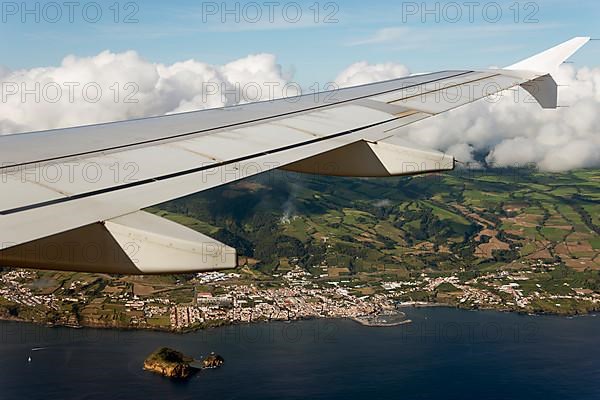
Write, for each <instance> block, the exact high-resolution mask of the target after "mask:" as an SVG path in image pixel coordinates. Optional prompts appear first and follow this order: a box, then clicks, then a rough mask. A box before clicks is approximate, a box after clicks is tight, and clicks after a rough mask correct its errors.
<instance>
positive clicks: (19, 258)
mask: <svg viewBox="0 0 600 400" xmlns="http://www.w3.org/2000/svg"><path fill="white" fill-rule="evenodd" d="M0 266H3V267H20V268H36V269H45V270H59V271H76V272H91V273H111V274H126V275H142V274H143V275H148V274H165V273H189V272H199V271H218V270H224V269H232V268H235V267H236V266H237V254H236V251H235V250H234V249H232V248H231V247H228V246H226V245H224V244H223V243H220V242H218V241H217V240H215V239H212V238H210V237H208V236H205V235H202V234H200V233H198V232H196V231H193V230H191V229H189V228H186V227H184V226H181V225H178V224H176V223H174V222H171V221H168V220H166V219H163V218H160V217H158V216H155V215H152V214H148V213H146V212H143V211H139V212H136V213H133V214H129V215H126V216H123V217H119V218H115V219H112V220H109V221H106V222H105V223H99V222H98V223H94V224H90V225H86V226H84V227H80V228H77V229H73V230H70V231H66V232H63V233H59V234H56V235H52V236H48V237H45V238H42V239H39V240H36V241H33V242H29V243H26V244H22V245H19V246H14V247H9V248H5V249H3V250H2V251H0Z"/></svg>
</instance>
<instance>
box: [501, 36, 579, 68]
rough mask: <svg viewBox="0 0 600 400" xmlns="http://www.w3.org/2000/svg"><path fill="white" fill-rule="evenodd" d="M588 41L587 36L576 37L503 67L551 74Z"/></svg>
mask: <svg viewBox="0 0 600 400" xmlns="http://www.w3.org/2000/svg"><path fill="white" fill-rule="evenodd" d="M589 41H590V38H589V37H576V38H573V39H571V40H569V41H566V42H564V43H562V44H559V45H558V46H555V47H552V48H551V49H548V50H546V51H544V52H541V53H539V54H536V55H535V56H533V57H530V58H527V59H525V60H523V61H519V62H518V63H516V64H513V65H511V66H509V67H506V68H505V69H510V70H520V71H533V72H538V73H540V75H545V74H551V73H553V72H555V71H556V69H558V67H559V66H560V65H561V64H562V63H563V62H565V61H566V60H568V59H569V57H571V56H572V55H573V54H575V53H576V52H577V50H579V49H580V48H581V47H583V46H584V45H585V44H586V43H587V42H589Z"/></svg>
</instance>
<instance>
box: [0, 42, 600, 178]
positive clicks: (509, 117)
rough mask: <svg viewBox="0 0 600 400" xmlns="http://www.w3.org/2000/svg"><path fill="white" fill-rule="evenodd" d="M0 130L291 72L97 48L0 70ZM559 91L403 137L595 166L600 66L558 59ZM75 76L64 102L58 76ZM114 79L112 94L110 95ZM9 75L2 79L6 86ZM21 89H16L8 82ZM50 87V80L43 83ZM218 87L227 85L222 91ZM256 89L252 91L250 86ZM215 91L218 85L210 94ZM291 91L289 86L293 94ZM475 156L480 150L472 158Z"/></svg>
mask: <svg viewBox="0 0 600 400" xmlns="http://www.w3.org/2000/svg"><path fill="white" fill-rule="evenodd" d="M408 74H409V70H408V68H407V67H405V66H404V65H401V64H393V63H389V64H376V65H371V64H368V63H367V62H360V63H356V64H353V65H351V66H349V67H348V68H347V69H345V70H344V71H342V72H341V73H340V74H339V75H338V77H337V78H336V83H337V84H338V85H340V86H343V87H346V86H352V85H358V84H364V83H369V82H373V81H380V80H387V79H393V78H397V77H401V76H406V75H408ZM0 76H1V77H2V88H1V89H2V90H1V93H0V97H2V98H1V99H0V100H1V101H0V133H16V132H24V131H31V130H41V129H51V128H57V127H65V126H75V125H82V124H89V123H98V122H106V121H114V120H123V119H128V118H133V117H143V116H150V115H161V114H167V113H174V112H181V111H190V110H196V109H203V108H211V107H219V106H223V105H235V104H238V103H244V102H249V101H254V100H265V99H269V98H273V97H280V96H281V95H282V94H283V93H282V92H281V91H277V90H276V91H275V92H273V89H272V88H273V85H275V86H277V87H279V88H281V87H283V86H285V85H286V84H287V83H289V80H290V77H289V76H286V74H285V73H283V72H282V68H281V66H280V65H279V64H278V63H277V59H276V57H275V56H273V55H271V54H258V55H251V56H248V57H245V58H242V59H239V60H236V61H233V62H231V63H228V64H226V65H210V64H207V63H203V62H200V61H196V60H188V61H184V62H179V63H175V64H171V65H163V64H154V63H151V62H148V61H146V60H144V59H142V58H141V57H140V56H139V55H138V54H137V53H135V52H124V53H111V52H108V51H107V52H103V53H100V54H98V55H96V56H94V57H75V56H69V57H67V58H65V59H64V61H63V62H62V64H61V65H60V66H57V67H44V68H33V69H28V70H17V71H10V70H7V69H4V68H3V69H0ZM557 78H558V81H559V83H562V84H565V85H568V87H564V88H561V100H560V102H561V103H562V104H564V105H569V106H570V107H569V108H561V109H559V110H541V109H540V108H539V106H538V105H537V104H533V103H532V104H527V103H524V102H523V96H524V92H522V91H521V92H520V93H519V101H515V99H514V98H513V93H514V92H507V93H509V94H508V95H506V96H504V97H503V98H502V99H501V100H500V101H498V102H494V103H492V102H489V101H479V102H476V103H474V104H472V105H469V106H466V107H462V108H459V109H457V110H455V111H452V112H449V113H446V114H443V115H440V116H438V117H435V118H431V119H428V120H426V121H423V122H420V123H417V124H414V125H411V126H409V127H407V128H406V129H405V130H404V131H402V133H401V135H402V140H404V141H409V142H412V143H415V144H418V145H420V146H421V147H428V148H437V149H440V150H443V151H447V152H448V153H450V154H454V155H455V156H457V158H458V159H459V160H461V161H465V162H475V158H476V156H475V155H478V156H481V155H482V154H483V155H485V160H486V161H487V162H488V163H490V164H493V165H497V166H514V165H525V164H529V163H536V164H537V165H538V166H539V167H540V168H542V169H544V170H548V171H563V170H569V169H573V168H582V167H600V135H599V134H598V130H599V128H598V127H599V126H600V113H599V112H598V110H599V109H600V68H596V69H592V68H581V69H578V70H576V69H574V68H573V67H572V66H569V65H565V66H563V67H562V68H561V69H560V71H559V73H558V77H557ZM69 82H77V83H79V84H80V86H79V87H77V88H76V89H75V90H74V96H75V99H74V101H73V102H71V101H70V98H69V93H68V91H67V90H66V89H65V86H64V85H65V84H66V83H69ZM129 82H132V83H134V84H135V85H136V87H137V88H138V91H137V92H136V93H135V94H134V95H133V97H132V98H133V99H134V100H136V101H137V102H126V101H125V96H126V95H128V94H131V90H127V88H126V87H125V86H126V84H127V83H129ZM36 83H40V85H41V86H42V87H43V86H44V85H46V86H48V85H50V84H52V83H54V84H58V85H60V86H62V87H63V89H64V90H63V93H62V97H61V98H60V101H57V102H55V103H53V102H50V101H47V100H48V99H46V98H45V95H44V94H42V97H43V98H42V99H41V101H35V98H34V97H35V96H34V95H32V94H29V95H27V96H26V99H25V101H22V98H21V95H22V94H23V93H22V87H21V86H22V85H25V88H26V89H28V90H31V89H32V88H34V87H35V84H36ZM89 83H97V84H98V86H99V87H101V88H102V90H103V93H102V96H101V97H100V99H99V100H98V102H96V103H94V102H91V101H86V100H85V99H83V95H82V86H83V85H85V84H89ZM115 83H116V84H117V85H118V88H119V93H118V95H119V99H118V100H119V101H115V98H114V96H115V91H114V90H111V88H113V89H114V88H115V86H114V85H115ZM7 84H8V85H9V86H7ZM14 84H16V85H17V87H18V88H19V90H18V93H17V94H16V95H9V93H10V91H9V92H7V90H8V89H14V87H13V86H10V85H14ZM48 87H50V88H52V86H48ZM223 90H225V91H226V93H224V95H223V93H222V91H223ZM257 90H258V92H257ZM217 92H218V93H217ZM292 94H293V93H292ZM479 159H480V158H479Z"/></svg>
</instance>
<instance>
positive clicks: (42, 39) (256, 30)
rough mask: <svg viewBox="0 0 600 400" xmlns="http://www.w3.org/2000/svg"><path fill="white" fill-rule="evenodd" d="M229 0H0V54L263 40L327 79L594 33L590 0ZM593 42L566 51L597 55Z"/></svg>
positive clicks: (469, 62)
mask: <svg viewBox="0 0 600 400" xmlns="http://www.w3.org/2000/svg"><path fill="white" fill-rule="evenodd" d="M237 3H238V4H239V6H238V10H239V11H237V15H236V13H233V14H226V13H225V11H226V10H234V11H235V10H236V2H232V1H228V2H226V3H223V2H220V1H218V2H204V3H203V2H201V1H191V0H170V1H164V0H163V1H154V0H143V2H142V1H138V2H129V1H127V0H122V1H121V2H116V1H115V0H110V1H99V2H96V3H94V2H86V1H81V2H77V1H75V2H74V4H73V5H72V6H71V7H67V6H65V5H64V4H65V3H63V2H62V1H58V2H56V3H52V4H51V2H45V1H42V2H27V6H26V7H27V9H25V8H24V7H23V5H22V4H21V2H15V3H10V2H3V3H2V16H1V21H0V30H1V33H2V37H3V39H4V40H2V41H0V54H2V58H1V60H0V65H4V66H6V67H8V68H10V69H18V68H31V67H37V66H46V65H57V64H58V63H60V61H61V60H62V59H63V58H64V57H65V56H66V55H69V54H75V55H78V56H91V55H96V54H98V53H99V52H101V51H103V50H107V49H108V50H111V51H114V52H120V51H125V50H135V51H137V52H138V53H139V54H141V55H142V56H143V57H144V58H146V59H147V60H149V61H152V62H161V63H173V62H176V61H183V60H186V59H190V58H193V59H196V60H199V61H204V62H208V63H212V64H222V63H226V62H228V61H231V60H235V59H238V58H241V57H244V56H246V55H248V54H253V53H262V52H267V53H272V54H275V55H276V56H277V57H278V60H279V62H280V63H281V64H282V65H283V66H284V68H285V69H286V70H288V71H289V72H290V73H294V76H295V79H296V80H297V81H298V82H301V83H308V82H317V81H327V80H330V79H333V78H334V77H335V76H336V75H337V73H338V72H340V71H341V70H343V69H344V68H346V67H347V66H348V65H350V64H352V63H354V62H357V61H368V62H370V63H381V62H395V63H401V64H405V65H407V66H408V67H409V68H410V70H411V71H412V72H425V71H432V70H439V69H448V68H464V67H488V66H491V65H496V66H502V65H508V64H510V63H512V62H513V61H516V60H518V59H521V58H524V57H527V56H529V55H531V54H533V53H535V52H538V51H540V50H543V49H545V48H547V47H550V46H552V45H554V44H557V43H559V42H562V41H564V40H567V39H569V38H571V37H573V36H592V37H600V32H598V30H599V29H598V28H597V21H598V18H599V17H600V2H598V1H596V0H578V1H577V2H567V1H565V0H560V1H559V0H543V1H538V2H529V1H521V2H518V1H514V0H511V1H497V2H491V1H482V2H477V1H474V2H471V3H470V4H472V5H470V6H468V5H467V3H468V2H467V1H464V2H463V1H457V2H448V1H442V2H433V1H430V2H426V4H425V5H424V3H423V2H421V1H417V2H407V1H404V2H403V1H389V0H388V1H384V0H370V1H364V0H363V1H355V0H344V1H340V2H337V3H333V2H329V1H328V0H322V1H320V2H317V1H316V0H311V1H301V0H299V1H296V2H288V1H276V0H274V1H272V2H271V3H272V4H271V5H267V4H268V3H269V0H267V1H260V0H259V1H256V2H244V1H242V2H237ZM249 3H253V4H250V5H249ZM57 5H58V7H57ZM115 6H117V7H115ZM256 6H258V7H256ZM84 9H85V12H84ZM116 9H118V10H119V13H118V15H117V14H116V12H115V11H116ZM316 9H318V10H319V13H318V14H317V13H316V12H315V10H316ZM98 10H100V11H101V12H102V16H101V17H98V16H97V15H98V14H97V11H98ZM259 10H260V13H261V14H262V15H261V16H260V17H258V12H259ZM297 10H301V12H302V16H301V17H299V16H298V13H297ZM428 10H429V11H428ZM517 10H518V12H517ZM498 11H500V14H498ZM58 12H60V13H61V15H60V16H59V14H58ZM459 13H460V14H461V15H459ZM236 18H239V22H238V21H236ZM223 19H224V20H225V22H223ZM36 20H37V21H36ZM96 20H97V22H95V21H96ZM136 21H137V22H136ZM296 21H297V22H296ZM126 22H129V23H126ZM596 43H597V44H591V45H590V46H588V47H587V48H586V49H584V50H583V51H582V52H581V53H579V54H578V55H577V56H576V57H575V58H574V59H573V61H575V62H576V64H578V65H588V66H597V65H600V63H599V62H598V60H599V59H600V42H596Z"/></svg>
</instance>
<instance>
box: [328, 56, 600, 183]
mask: <svg viewBox="0 0 600 400" xmlns="http://www.w3.org/2000/svg"><path fill="white" fill-rule="evenodd" d="M404 69H405V67H404V66H402V65H398V64H384V65H381V64H380V65H369V64H367V63H359V64H355V65H353V66H351V67H349V68H348V69H347V70H346V71H344V72H342V73H341V74H340V76H339V77H338V80H339V81H340V83H341V84H343V85H344V86H351V85H354V84H364V83H368V82H374V81H377V80H380V79H386V78H390V77H392V76H395V75H399V71H402V72H403V74H404ZM406 72H407V70H406ZM557 81H558V83H559V84H562V85H565V86H566V87H561V88H560V103H561V104H562V105H567V106H569V107H568V108H560V109H558V110H542V109H541V108H540V107H539V106H538V105H537V104H535V103H534V102H533V101H531V100H532V99H530V98H529V97H528V95H527V94H526V93H525V92H524V91H522V90H519V91H518V92H516V93H515V92H511V91H507V92H505V93H504V94H503V96H502V97H501V98H500V99H499V100H497V101H488V100H481V101H479V102H476V103H474V104H471V105H468V106H465V107H461V108H459V109H456V110H454V111H451V112H448V113H445V114H442V115H439V116H437V117H434V118H431V119H427V120H425V121H422V122H419V123H417V124H414V125H410V126H409V127H407V129H406V130H404V131H403V133H402V134H401V135H403V138H402V140H404V141H409V142H412V143H415V144H418V145H419V146H422V147H429V148H436V149H439V150H443V151H446V152H448V153H450V154H453V155H455V156H456V157H457V158H458V159H459V160H461V161H463V162H470V163H474V162H475V160H474V154H476V153H477V154H482V153H483V154H486V157H485V159H486V162H487V163H489V164H491V165H495V166H498V167H507V166H524V165H527V164H531V163H534V164H537V165H538V167H539V168H540V169H542V170H546V171H565V170H570V169H575V168H588V167H600V112H599V110H600V68H595V69H592V68H581V69H578V70H576V69H574V68H573V67H572V66H569V65H563V66H562V67H561V68H560V70H559V72H558V74H557ZM475 165H477V164H475Z"/></svg>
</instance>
